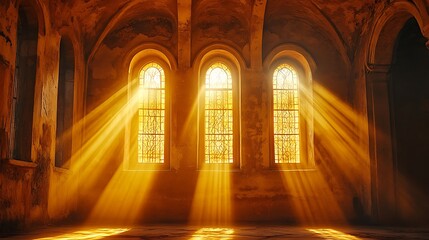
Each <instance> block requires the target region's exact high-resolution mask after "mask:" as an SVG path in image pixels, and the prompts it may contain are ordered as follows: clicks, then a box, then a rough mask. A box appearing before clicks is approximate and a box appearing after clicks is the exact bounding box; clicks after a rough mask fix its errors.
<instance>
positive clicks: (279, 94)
mask: <svg viewBox="0 0 429 240" xmlns="http://www.w3.org/2000/svg"><path fill="white" fill-rule="evenodd" d="M298 84H299V79H298V75H297V73H296V71H295V70H294V69H293V68H292V67H291V66H290V65H287V64H282V65H280V66H278V67H277V68H276V69H275V71H274V75H273V121H274V124H273V129H274V162H275V163H300V153H299V148H300V146H299V141H300V140H299V138H300V137H299V99H298V97H299V96H298Z"/></svg>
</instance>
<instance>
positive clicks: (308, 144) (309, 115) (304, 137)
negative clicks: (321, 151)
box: [267, 56, 315, 170]
mask: <svg viewBox="0 0 429 240" xmlns="http://www.w3.org/2000/svg"><path fill="white" fill-rule="evenodd" d="M300 60H302V59H300ZM300 60H298V59H295V58H294V57H291V56H282V57H279V58H277V59H275V60H274V61H273V62H272V63H271V64H270V67H269V71H268V78H269V79H268V80H269V81H267V82H268V83H269V84H268V85H269V86H268V89H269V118H270V123H269V126H270V127H269V131H270V132H269V156H270V159H269V160H270V161H269V166H270V168H273V169H279V170H285V169H309V168H314V166H315V163H314V140H313V138H314V130H313V103H312V102H313V87H312V74H311V69H310V67H309V66H304V64H302V61H300ZM283 64H286V65H288V66H290V67H291V68H293V69H294V70H295V72H296V74H297V77H298V81H299V83H298V102H299V103H298V106H299V107H298V112H299V113H298V114H299V151H300V159H299V162H295V163H276V161H275V152H274V151H275V149H274V148H275V147H274V144H275V142H274V104H273V77H274V72H275V70H276V69H277V68H278V67H279V66H281V65H283Z"/></svg>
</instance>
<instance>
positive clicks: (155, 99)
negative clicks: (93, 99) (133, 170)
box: [137, 62, 166, 164]
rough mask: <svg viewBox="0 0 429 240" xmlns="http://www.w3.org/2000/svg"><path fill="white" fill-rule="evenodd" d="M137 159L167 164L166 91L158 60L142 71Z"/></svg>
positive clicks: (139, 86)
mask: <svg viewBox="0 0 429 240" xmlns="http://www.w3.org/2000/svg"><path fill="white" fill-rule="evenodd" d="M138 96H139V100H138V138H137V145H138V148H137V162H138V163H141V164H164V163H165V137H166V136H165V129H166V119H165V118H166V110H165V108H166V92H165V74H164V70H163V68H162V67H161V66H160V65H159V64H157V63H154V62H151V63H149V64H146V65H145V66H144V67H143V68H142V69H141V71H140V73H139V84H138Z"/></svg>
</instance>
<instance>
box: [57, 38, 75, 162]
mask: <svg viewBox="0 0 429 240" xmlns="http://www.w3.org/2000/svg"><path fill="white" fill-rule="evenodd" d="M58 75H59V76H58V96H57V131H56V137H57V140H56V146H55V166H56V167H63V168H68V167H69V165H70V162H69V160H70V158H71V156H72V126H73V99H74V98H73V96H74V51H73V45H72V43H71V41H70V39H68V38H66V37H64V38H62V39H61V43H60V68H59V74H58Z"/></svg>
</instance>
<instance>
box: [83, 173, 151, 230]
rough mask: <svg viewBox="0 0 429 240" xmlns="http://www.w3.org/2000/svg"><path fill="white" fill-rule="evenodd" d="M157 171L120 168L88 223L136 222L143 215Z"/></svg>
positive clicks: (99, 200)
mask: <svg viewBox="0 0 429 240" xmlns="http://www.w3.org/2000/svg"><path fill="white" fill-rule="evenodd" d="M156 173H157V172H156V171H146V172H142V171H123V170H122V167H120V168H118V170H117V171H116V173H115V175H114V176H113V177H112V179H111V180H110V181H109V183H108V185H107V186H106V187H105V189H104V191H103V193H102V195H101V197H100V198H99V199H98V201H97V204H96V206H95V207H94V208H93V210H92V212H91V214H90V216H89V218H88V219H87V223H90V224H93V223H109V224H136V222H138V220H140V219H142V217H143V214H144V211H143V207H144V206H145V202H146V199H147V195H148V192H149V190H150V188H151V186H152V182H153V179H154V176H155V175H156Z"/></svg>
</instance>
